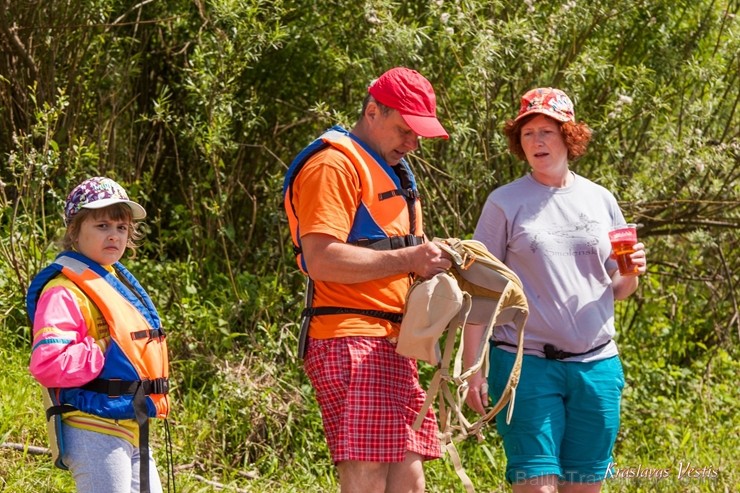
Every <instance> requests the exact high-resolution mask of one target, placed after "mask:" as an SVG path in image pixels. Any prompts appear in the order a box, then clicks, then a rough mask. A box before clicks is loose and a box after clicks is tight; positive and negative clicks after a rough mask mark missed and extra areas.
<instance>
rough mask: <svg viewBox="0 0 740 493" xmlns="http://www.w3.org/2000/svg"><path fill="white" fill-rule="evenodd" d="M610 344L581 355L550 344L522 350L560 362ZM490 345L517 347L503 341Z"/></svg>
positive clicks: (606, 343) (604, 345)
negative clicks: (536, 352) (535, 352)
mask: <svg viewBox="0 0 740 493" xmlns="http://www.w3.org/2000/svg"><path fill="white" fill-rule="evenodd" d="M610 342H612V340H611V339H609V340H608V341H606V342H605V343H604V344H599V345H598V346H596V347H595V348H591V349H589V350H588V351H584V352H582V353H571V352H568V351H563V350H562V349H558V348H556V347H555V346H553V345H552V344H545V345H544V346H543V348H542V350H539V349H529V348H524V349H525V350H527V351H539V352H541V353H543V354H544V355H545V358H546V359H557V360H560V359H566V358H572V357H573V356H584V355H586V354H591V353H595V352H596V351H598V350H599V349H601V348H604V347H606V346H607V345H608V344H609V343H610ZM491 344H493V345H494V347H498V346H507V347H517V346H516V344H510V343H508V342H503V341H491Z"/></svg>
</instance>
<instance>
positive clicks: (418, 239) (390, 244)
mask: <svg viewBox="0 0 740 493" xmlns="http://www.w3.org/2000/svg"><path fill="white" fill-rule="evenodd" d="M422 243H424V237H423V236H414V235H405V236H389V237H388V238H381V239H379V240H358V241H353V242H352V245H356V246H361V247H364V248H370V249H371V250H398V249H399V248H406V247H411V246H416V245H421V244H422Z"/></svg>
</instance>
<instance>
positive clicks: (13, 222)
mask: <svg viewBox="0 0 740 493" xmlns="http://www.w3.org/2000/svg"><path fill="white" fill-rule="evenodd" d="M738 14H740V4H738V2H737V1H736V0H721V1H710V0H702V1H686V0H679V1H677V2H676V1H673V2H668V1H666V0H637V1H634V2H618V1H614V0H598V1H591V2H586V1H578V0H560V1H556V2H539V1H535V0H527V1H525V2H511V1H505V0H493V1H490V0H489V1H480V0H455V1H442V0H434V1H426V0H425V1H410V2H395V1H390V0H367V1H364V2H360V3H357V4H353V5H352V6H351V8H349V7H348V5H347V4H346V2H339V1H336V0H329V1H325V2H317V1H314V0H311V1H305V0H302V1H295V0H281V1H274V2H264V1H260V0H244V1H234V0H208V1H198V2H189V1H183V0H167V1H160V2H139V3H136V4H131V3H130V2H120V1H109V0H106V1H102V0H67V1H64V2H61V1H51V2H2V4H1V5H0V40H2V42H3V46H4V47H5V49H4V50H2V52H0V155H2V157H3V162H4V165H3V166H2V167H1V168H0V356H2V358H3V361H7V362H8V364H6V365H4V370H3V373H0V394H1V396H2V398H1V399H0V410H2V419H0V430H2V433H0V436H1V437H2V438H3V440H4V441H13V442H20V443H26V444H29V445H39V446H40V445H43V444H44V443H45V438H44V436H43V433H44V431H43V426H44V425H43V419H42V417H41V409H40V407H41V406H40V402H39V401H40V399H38V398H37V396H36V395H35V390H34V389H35V388H36V387H35V385H36V384H35V383H34V382H33V381H32V379H31V378H30V376H29V375H28V374H27V372H26V371H25V366H26V365H27V354H28V349H29V344H30V339H31V335H30V328H29V326H28V320H27V318H26V314H25V306H24V295H25V290H26V287H27V286H28V283H29V282H30V279H31V278H32V277H33V275H34V274H35V273H36V272H37V271H38V270H39V269H40V268H41V267H42V266H43V265H45V264H46V263H47V262H48V261H49V260H50V259H51V258H53V256H54V254H55V253H56V248H55V241H56V240H58V239H60V236H61V234H62V233H63V224H62V221H61V214H60V211H61V206H62V203H63V200H64V195H65V194H66V192H67V191H68V190H69V189H70V188H71V187H72V186H73V185H74V184H76V183H77V182H78V181H79V180H80V179H81V178H83V177H88V176H92V175H108V176H111V177H112V178H114V179H116V180H118V181H119V182H121V183H122V184H123V185H124V186H125V187H126V188H127V190H128V191H129V192H130V194H131V195H132V196H133V197H134V198H135V199H136V200H138V201H140V202H141V203H143V204H144V205H145V207H146V209H147V211H148V217H147V220H146V224H145V230H146V233H147V236H146V241H145V242H144V244H143V245H142V247H141V248H140V250H139V251H138V255H137V256H136V257H135V258H132V259H126V260H124V262H125V263H126V264H127V266H128V267H129V268H130V270H131V271H132V272H133V273H134V274H135V275H136V276H137V277H138V278H139V279H140V280H141V282H142V284H143V285H144V286H145V287H146V288H147V290H148V291H149V292H150V294H151V295H152V297H153V299H154V301H155V304H156V306H157V307H158V308H159V310H160V312H161V315H162V319H163V322H164V327H165V328H166V329H167V330H168V334H169V341H170V348H171V353H172V354H171V359H172V379H173V383H174V388H173V397H174V406H175V408H174V412H173V416H172V418H171V420H170V421H171V425H172V431H173V444H174V455H175V462H176V464H178V465H179V466H180V469H178V485H179V490H180V491H193V492H194V491H212V490H213V488H212V487H210V486H208V485H207V484H206V483H204V482H203V481H202V479H199V476H202V477H205V478H208V479H214V480H217V481H220V482H222V483H224V484H225V485H226V486H227V488H232V489H234V490H235V491H236V490H237V488H241V489H245V488H246V489H248V490H249V491H286V492H287V491H299V490H300V491H327V490H330V489H333V488H336V479H335V478H334V473H333V470H332V468H331V464H330V458H329V455H328V451H327V450H326V445H325V444H324V440H323V434H322V431H321V419H320V416H319V413H318V410H317V408H316V404H315V400H314V399H313V396H312V392H311V389H310V385H309V384H308V382H307V381H306V377H305V376H304V375H303V373H302V370H301V368H300V362H298V361H296V359H295V351H296V332H297V328H296V321H297V320H298V315H299V312H300V309H301V303H302V290H303V278H302V276H301V275H300V274H299V273H298V272H297V269H296V268H295V264H294V260H293V256H292V250H291V247H290V240H289V236H288V232H287V228H286V224H285V218H284V214H283V212H282V196H281V188H282V177H283V173H284V171H285V169H287V166H288V163H289V162H290V161H291V159H292V158H293V157H294V156H295V154H296V153H297V152H298V151H299V150H300V149H301V148H302V147H303V146H304V145H305V144H307V143H308V142H310V141H311V140H312V139H313V138H314V137H315V136H316V135H317V133H318V132H320V131H321V130H323V129H324V128H326V127H328V126H330V125H332V124H334V123H340V124H343V125H345V126H349V125H351V124H352V123H353V121H354V120H355V119H356V117H357V115H358V112H359V108H360V102H361V100H362V98H363V96H364V94H365V91H366V86H367V84H368V83H369V82H370V80H371V79H372V78H374V77H376V76H377V75H379V74H380V73H381V72H382V71H384V70H385V69H387V68H389V67H391V66H394V65H406V66H409V67H413V68H415V69H417V70H419V71H420V72H422V73H423V74H424V75H426V76H427V77H428V78H429V79H430V80H431V81H432V83H433V84H434V86H435V88H436V92H437V99H438V105H439V114H440V117H441V119H442V121H443V123H444V125H445V127H446V128H447V129H448V130H450V135H451V139H450V140H449V141H441V140H424V141H423V142H422V145H421V148H420V149H419V151H418V152H417V153H415V155H414V156H413V157H412V158H411V163H412V166H413V167H414V169H415V170H416V173H417V175H418V178H419V182H420V186H421V191H422V194H423V199H424V203H425V207H426V209H425V217H424V220H425V224H426V232H427V234H428V236H430V237H433V236H458V237H469V236H470V235H471V234H472V230H473V228H474V225H475V223H476V221H477V217H478V214H479V213H480V210H481V208H482V205H483V202H484V201H485V199H486V196H487V195H488V193H489V192H490V191H491V190H492V189H493V188H494V187H496V186H498V185H500V184H502V183H506V182H508V181H510V180H512V179H514V178H516V177H518V176H521V175H522V174H523V173H525V172H526V171H527V169H526V165H525V164H524V163H521V162H518V161H517V160H516V159H515V158H513V157H512V156H511V155H510V154H509V153H508V152H507V149H506V142H505V139H504V137H503V135H502V132H501V128H502V126H503V124H504V122H505V121H506V119H508V118H511V117H512V116H513V115H514V113H515V111H516V109H517V107H518V98H519V96H520V95H521V94H522V93H523V92H524V91H525V90H527V89H529V88H531V87H533V86H537V85H552V86H558V87H561V88H563V89H564V90H566V92H567V93H568V94H569V95H570V96H571V97H572V98H573V99H574V101H575V103H576V114H577V117H578V119H579V120H580V119H582V120H584V121H586V122H587V123H588V124H589V125H590V126H591V127H592V128H593V130H594V138H593V141H592V143H591V148H590V149H589V152H588V153H587V154H586V156H584V157H583V158H582V159H581V160H580V161H578V162H577V163H576V164H575V166H576V170H577V172H579V173H581V174H583V175H585V176H587V177H589V178H591V179H593V180H595V181H597V182H598V183H600V184H602V185H604V186H605V187H607V188H609V189H611V190H613V191H614V193H615V194H616V195H617V197H618V198H619V200H620V202H621V204H622V207H623V208H624V210H625V214H626V215H627V217H628V218H630V219H631V220H634V221H635V222H638V223H641V224H642V225H643V226H642V228H641V229H640V237H641V238H642V239H643V240H644V241H645V243H646V244H647V248H648V258H649V265H650V271H649V274H648V275H647V276H644V277H643V278H642V280H641V287H640V290H639V291H638V293H636V295H635V296H633V297H632V298H630V300H629V301H626V302H623V303H620V304H619V305H618V313H617V325H618V342H619V345H620V348H621V353H622V355H623V359H624V362H625V369H626V373H627V379H628V387H627V390H626V392H625V399H624V412H623V426H622V433H621V434H620V439H619V442H618V446H617V450H616V451H615V459H616V462H617V464H621V465H623V466H624V467H630V466H637V465H641V466H643V467H655V468H658V467H664V468H670V469H671V472H672V476H671V480H670V481H649V480H637V479H634V480H628V479H615V480H613V481H611V482H610V483H608V484H607V486H606V487H605V490H607V491H615V492H616V491H620V492H621V491H625V492H626V491H630V492H637V491H671V492H672V491H702V492H703V491H706V492H709V491H736V490H739V489H740V478H738V473H737V471H736V470H735V469H736V465H737V464H734V465H733V463H732V460H733V457H732V456H731V452H730V451H732V450H737V449H738V447H739V446H740V443H738V439H737V437H736V436H735V435H734V434H733V431H734V430H737V429H738V425H739V424H740V423H738V421H737V419H738V418H737V417H735V414H736V413H732V412H731V410H732V409H734V408H736V407H737V405H738V392H737V389H736V385H734V379H735V377H736V375H737V371H738V367H737V363H736V361H737V360H738V359H740V358H739V356H740V355H738V350H737V347H738V342H740V341H739V340H738V337H739V336H740V312H739V310H740V309H739V308H738V292H737V279H738V278H740V277H739V271H740V260H739V259H740V255H738V252H739V250H740V245H739V244H738V242H739V241H740V237H739V236H738V229H739V227H740V218H739V216H740V214H739V211H738V208H739V207H740V199H739V198H738V197H740V141H739V139H740V108H738V104H739V103H740V85H739V84H738V81H739V80H740V65H739V64H738V53H740V32H739V30H740V21H738ZM421 374H422V376H423V378H424V379H428V374H429V372H428V371H427V369H424V368H422V371H421ZM17 402H22V403H29V404H28V405H29V406H31V407H29V408H25V407H19V406H16V405H11V403H17ZM21 423H24V424H21ZM27 423H32V425H28V424H27ZM205 423H207V424H208V426H205V425H204V424H205ZM156 433H157V439H158V440H159V443H158V444H159V445H161V444H162V441H163V439H164V436H163V433H162V431H161V430H157V431H156ZM489 435H490V436H489V437H487V439H486V441H485V442H484V443H483V444H476V443H473V442H464V443H461V444H459V447H460V450H461V454H462V456H463V460H464V463H465V466H466V469H467V470H468V472H469V474H470V475H471V477H472V478H473V481H474V482H475V483H476V485H480V486H479V487H480V489H488V490H490V491H502V490H504V488H503V486H500V485H501V484H502V476H503V472H502V469H503V463H504V459H503V453H502V451H501V447H500V443H499V441H498V437H497V436H496V435H495V434H494V433H493V432H492V433H490V434H489ZM157 453H158V454H160V456H159V460H160V463H161V464H163V463H164V459H165V456H164V452H163V450H162V447H159V448H158V452H157ZM735 460H736V459H735ZM687 462H692V463H694V464H697V465H701V466H712V467H714V468H717V469H719V470H720V473H719V477H718V478H716V479H713V480H711V481H692V482H687V481H685V480H684V481H681V480H679V479H677V478H676V477H675V476H676V474H675V473H676V471H677V468H678V467H679V464H680V463H684V464H685V463H687ZM241 471H246V472H248V473H250V474H249V477H250V478H252V479H248V478H246V477H245V476H244V475H243V474H241ZM428 471H429V472H428V490H429V491H445V492H447V491H458V490H460V485H459V482H458V481H457V478H456V476H455V474H454V470H453V469H452V467H451V465H450V464H449V462H447V461H437V462H435V463H432V464H429V468H428ZM0 478H2V480H0V489H3V487H5V486H7V488H9V491H10V490H13V491H15V490H19V491H21V490H27V491H65V490H69V489H70V485H71V482H70V479H69V475H68V474H66V473H63V472H60V471H54V470H52V469H51V468H50V466H49V463H48V460H46V458H43V457H36V456H32V455H28V454H23V453H17V452H14V451H9V450H6V449H0Z"/></svg>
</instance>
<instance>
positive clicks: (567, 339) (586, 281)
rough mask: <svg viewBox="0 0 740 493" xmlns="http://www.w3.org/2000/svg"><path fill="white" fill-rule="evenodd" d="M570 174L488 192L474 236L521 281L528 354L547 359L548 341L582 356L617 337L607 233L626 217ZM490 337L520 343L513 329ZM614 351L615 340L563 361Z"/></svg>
mask: <svg viewBox="0 0 740 493" xmlns="http://www.w3.org/2000/svg"><path fill="white" fill-rule="evenodd" d="M573 176H574V178H575V179H574V180H573V182H572V184H571V185H570V186H568V187H565V188H552V187H548V186H545V185H542V184H541V183H539V182H537V181H536V180H535V179H534V178H532V176H531V175H526V176H524V177H522V178H519V179H518V180H516V181H514V182H511V183H509V184H507V185H504V186H502V187H499V188H497V189H496V190H494V191H493V192H492V193H491V194H490V195H489V196H488V199H487V200H486V204H485V206H484V207H483V212H482V213H481V217H480V219H479V220H478V225H477V227H476V229H475V234H474V236H473V238H474V239H476V240H479V241H481V242H482V243H483V244H485V245H486V247H487V248H488V249H489V251H490V252H491V253H493V254H494V255H495V256H496V257H498V258H499V259H500V260H502V261H503V262H504V263H505V264H506V265H507V266H509V268H511V269H512V270H513V271H514V272H515V273H516V274H517V275H518V276H519V278H520V279H521V280H522V284H523V285H524V292H525V294H526V296H527V301H528V303H529V312H530V313H529V319H528V320H527V325H526V327H525V329H524V332H525V344H524V347H525V348H526V353H528V354H534V355H537V356H544V352H543V347H544V345H545V344H552V345H554V346H555V347H556V348H557V349H560V350H563V351H567V352H570V353H583V352H586V351H589V350H591V349H593V348H595V347H597V346H599V345H601V344H603V343H605V342H607V341H609V340H610V339H611V338H612V337H613V336H614V293H613V291H612V287H611V277H610V275H609V274H610V273H612V272H614V271H615V270H616V268H617V265H616V262H615V261H614V260H613V259H611V258H610V257H609V255H610V253H611V245H610V243H609V238H608V235H607V231H608V229H609V227H610V226H612V225H616V224H621V223H624V222H625V221H624V216H623V215H622V211H621V210H620V209H619V206H618V204H617V201H616V199H615V198H614V196H613V195H612V194H611V192H609V191H608V190H607V189H605V188H604V187H602V186H600V185H597V184H596V183H593V182H592V181H590V180H587V179H586V178H583V177H581V176H579V175H576V174H575V173H574V174H573ZM493 338H494V340H497V341H502V342H504V343H508V344H516V342H517V338H516V329H515V328H514V327H513V326H501V327H497V328H496V329H495V331H494V335H493ZM500 347H501V348H502V349H508V350H511V351H513V350H514V348H511V347H507V346H505V345H504V346H500ZM616 354H617V347H616V344H615V343H614V342H613V341H612V342H611V343H609V344H608V345H606V346H605V347H604V348H602V349H600V350H597V351H594V352H592V353H589V354H587V355H583V356H574V357H571V358H568V359H566V360H565V361H583V362H586V361H595V360H599V359H604V358H608V357H611V356H614V355H616Z"/></svg>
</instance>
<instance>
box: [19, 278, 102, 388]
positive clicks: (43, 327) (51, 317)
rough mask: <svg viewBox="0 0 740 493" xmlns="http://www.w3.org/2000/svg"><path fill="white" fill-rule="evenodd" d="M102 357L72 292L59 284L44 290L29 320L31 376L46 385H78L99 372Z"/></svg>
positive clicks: (49, 386)
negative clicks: (30, 330) (31, 345)
mask: <svg viewBox="0 0 740 493" xmlns="http://www.w3.org/2000/svg"><path fill="white" fill-rule="evenodd" d="M104 361H105V358H104V356H103V351H102V350H101V348H100V347H99V346H98V345H97V344H96V343H95V339H94V338H92V337H91V336H89V335H88V330H87V325H86V323H85V319H84V318H83V316H82V312H81V311H80V306H79V304H78V302H77V299H76V297H75V295H74V294H73V293H72V292H70V291H69V290H68V289H66V288H64V287H62V286H54V287H51V288H49V289H47V290H46V291H44V292H43V293H42V294H41V297H40V299H39V302H38V305H37V308H36V314H35V317H34V320H33V348H32V350H31V363H30V365H29V370H30V371H31V374H32V375H33V376H34V378H35V379H36V380H38V381H39V383H40V384H41V385H43V386H44V387H47V388H51V387H79V386H81V385H84V384H86V383H87V382H89V381H91V380H92V379H94V378H95V377H97V376H98V375H99V374H100V372H101V371H102V369H103V363H104Z"/></svg>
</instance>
